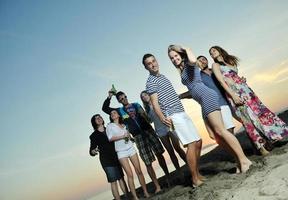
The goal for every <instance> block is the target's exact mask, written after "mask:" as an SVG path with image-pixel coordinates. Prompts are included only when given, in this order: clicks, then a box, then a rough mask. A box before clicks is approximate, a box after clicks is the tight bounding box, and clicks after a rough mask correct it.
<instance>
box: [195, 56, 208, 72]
mask: <svg viewBox="0 0 288 200" xmlns="http://www.w3.org/2000/svg"><path fill="white" fill-rule="evenodd" d="M197 65H198V66H199V67H200V68H201V70H205V69H207V68H208V60H207V58H206V57H205V56H198V57H197Z"/></svg>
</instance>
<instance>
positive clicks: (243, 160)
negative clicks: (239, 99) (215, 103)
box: [207, 110, 252, 173]
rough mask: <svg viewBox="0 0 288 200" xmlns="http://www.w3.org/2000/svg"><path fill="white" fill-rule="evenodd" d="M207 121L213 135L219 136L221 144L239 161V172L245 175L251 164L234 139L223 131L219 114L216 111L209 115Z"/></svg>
mask: <svg viewBox="0 0 288 200" xmlns="http://www.w3.org/2000/svg"><path fill="white" fill-rule="evenodd" d="M207 119H208V121H209V124H210V125H211V128H212V129H213V130H214V133H215V134H217V136H219V139H220V140H221V143H222V142H223V143H226V144H227V146H229V147H230V148H231V150H232V151H233V152H234V154H235V155H236V159H237V160H238V161H239V164H240V169H241V172H243V173H245V172H246V171H247V170H248V169H249V167H250V165H251V164H252V162H251V161H250V160H249V159H248V158H247V157H246V156H245V154H244V152H243V150H242V147H241V146H240V143H239V142H238V140H237V139H236V137H235V136H234V135H232V134H231V133H230V132H229V131H227V130H226V129H225V127H224V124H223V120H222V116H221V112H220V111H218V110H217V111H214V112H212V113H209V114H208V116H207Z"/></svg>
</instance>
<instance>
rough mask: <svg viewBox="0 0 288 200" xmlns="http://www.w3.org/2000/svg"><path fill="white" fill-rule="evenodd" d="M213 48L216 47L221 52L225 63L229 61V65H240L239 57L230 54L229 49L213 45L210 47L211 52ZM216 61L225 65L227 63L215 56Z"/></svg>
mask: <svg viewBox="0 0 288 200" xmlns="http://www.w3.org/2000/svg"><path fill="white" fill-rule="evenodd" d="M211 49H216V50H217V51H218V52H219V54H220V55H221V56H222V57H223V60H224V62H225V63H228V64H229V65H232V66H236V67H237V66H238V64H239V58H237V57H236V56H233V55H230V54H228V53H227V51H225V50H224V49H223V48H222V47H219V46H213V47H211V48H210V49H209V53H210V51H211ZM214 62H215V63H218V64H220V65H225V63H223V62H221V61H218V60H217V58H214Z"/></svg>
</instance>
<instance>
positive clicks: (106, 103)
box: [102, 91, 116, 115]
mask: <svg viewBox="0 0 288 200" xmlns="http://www.w3.org/2000/svg"><path fill="white" fill-rule="evenodd" d="M112 96H113V93H112V92H111V91H109V92H108V97H107V98H106V99H105V101H104V102H103V105H102V110H103V112H105V113H106V114H108V115H110V113H111V111H112V110H115V109H116V108H111V107H110V101H111V98H112Z"/></svg>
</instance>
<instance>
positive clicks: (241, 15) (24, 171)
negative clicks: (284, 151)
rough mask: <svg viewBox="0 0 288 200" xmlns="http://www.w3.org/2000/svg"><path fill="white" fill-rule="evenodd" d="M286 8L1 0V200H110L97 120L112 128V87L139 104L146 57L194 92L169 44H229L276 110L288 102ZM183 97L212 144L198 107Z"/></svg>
mask: <svg viewBox="0 0 288 200" xmlns="http://www.w3.org/2000/svg"><path fill="white" fill-rule="evenodd" d="M287 8H288V2H287V1H285V0H277V1H270V0H242V1H236V0H231V1H227V0H218V1H209V0H206V1H205V0H204V1H194V0H193V1H190V0H183V1H171V0H165V1H164V0H159V1H152V0H146V1H141V0H122V1H116V0H114V1H113V0H105V1H104V0H103V1H100V0H99V1H97V0H95V1H92V0H86V1H79V0H71V1H64V0H57V1H56V0H51V1H37V0H25V1H24V0H17V1H16V0H15V1H14V0H9V1H8V0H0V93H1V98H0V102H1V103H0V112H1V115H0V123H1V125H0V148H1V151H0V156H1V161H0V199H1V200H17V199H29V200H34V199H35V200H36V199H37V200H38V199H41V200H45V199H55V200H58V199H59V200H60V199H61V200H62V199H64V200H66V199H67V200H68V199H69V200H80V199H81V200H82V199H98V200H100V199H111V198H112V195H111V194H110V193H108V196H105V197H99V196H98V198H97V194H99V193H101V192H105V191H107V190H109V184H108V183H107V182H106V177H105V174H104V172H103V170H102V169H101V166H100V163H99V161H98V158H94V157H90V156H89V154H88V150H89V145H90V141H89V135H90V134H91V133H92V131H93V130H92V126H91V124H90V118H91V116H92V115H93V114H96V113H100V114H102V115H103V117H104V119H105V121H106V123H108V117H107V116H106V115H105V114H104V113H103V112H102V111H101V107H102V103H103V101H104V100H105V98H106V97H107V94H108V90H109V89H110V88H111V85H112V84H114V85H115V87H116V89H117V90H122V91H124V92H126V94H127V96H128V99H129V101H130V102H140V98H139V94H140V92H141V91H142V90H143V89H145V82H146V79H147V77H148V72H147V71H146V70H145V69H144V67H143V65H142V64H141V61H142V56H143V55H144V54H145V53H152V54H154V55H155V57H156V58H157V60H158V62H159V64H160V71H161V73H163V74H165V75H166V76H167V77H168V78H169V79H170V80H171V82H172V84H173V85H174V87H175V89H176V91H177V92H178V93H181V92H184V91H186V89H185V87H184V86H183V85H182V84H181V81H180V78H179V74H178V73H177V71H176V70H175V68H174V67H173V65H172V64H171V62H170V61H169V58H168V56H167V47H168V46H169V45H170V44H180V45H185V46H188V47H191V48H192V49H193V52H194V53H195V54H196V55H205V56H207V57H208V58H209V61H210V63H212V59H211V58H210V57H209V54H208V49H209V48H210V47H211V46H213V45H219V46H221V47H223V48H224V49H226V50H227V51H228V52H229V53H231V54H233V55H236V56H238V57H239V58H240V66H239V74H240V75H241V76H244V77H246V78H247V82H248V84H249V85H250V87H251V88H252V89H253V90H254V91H255V92H256V94H257V95H258V96H259V97H260V99H261V100H262V101H263V102H264V103H265V104H266V105H267V106H268V107H269V108H270V109H271V110H272V111H274V112H278V111H281V110H283V109H285V108H287V107H288V103H287V96H288V90H287V85H288V78H287V77H288V54H287V53H288V37H287V35H288V13H287ZM183 104H184V106H185V110H186V112H187V113H188V114H189V115H190V117H191V118H192V120H193V121H194V123H195V124H196V126H197V128H198V130H199V132H200V133H201V135H202V138H203V141H204V143H205V144H209V143H211V142H212V141H211V140H209V139H208V135H207V133H206V131H205V128H204V127H203V122H202V118H201V111H200V106H199V105H198V104H197V103H196V102H194V101H193V100H184V101H183ZM112 106H115V107H116V106H119V104H118V103H117V102H116V100H115V98H114V99H112ZM238 126H239V125H238ZM168 160H169V159H167V162H168ZM149 181H150V180H149Z"/></svg>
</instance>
